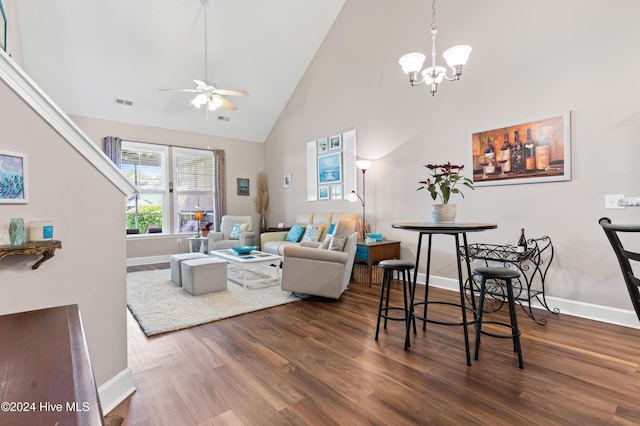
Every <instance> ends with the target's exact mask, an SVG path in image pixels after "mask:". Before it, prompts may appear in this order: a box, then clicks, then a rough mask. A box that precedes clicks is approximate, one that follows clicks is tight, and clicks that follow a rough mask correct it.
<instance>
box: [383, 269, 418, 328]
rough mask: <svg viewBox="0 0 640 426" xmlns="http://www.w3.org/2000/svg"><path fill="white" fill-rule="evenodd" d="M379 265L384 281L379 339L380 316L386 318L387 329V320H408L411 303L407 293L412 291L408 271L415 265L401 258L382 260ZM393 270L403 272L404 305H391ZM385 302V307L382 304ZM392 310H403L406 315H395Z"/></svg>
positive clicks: (385, 326)
mask: <svg viewBox="0 0 640 426" xmlns="http://www.w3.org/2000/svg"><path fill="white" fill-rule="evenodd" d="M378 266H379V267H381V268H382V282H381V283H380V303H379V304H378V321H377V323H376V338H375V340H378V332H379V331H380V318H384V329H385V330H386V329H387V320H391V321H404V322H405V323H406V322H407V321H408V319H409V315H408V312H409V304H408V299H407V295H408V294H409V291H410V287H409V286H410V283H409V281H407V272H408V271H410V270H412V269H413V267H414V265H413V263H412V262H408V261H406V260H400V259H387V260H382V261H380V262H379V263H378ZM393 271H398V272H402V294H403V298H404V307H399V306H389V290H390V289H391V279H392V277H393ZM385 289H386V295H385ZM408 290H409V291H408ZM383 302H384V307H383V306H382V304H383ZM391 311H402V312H403V313H404V315H403V316H402V317H399V316H393V315H391V313H390V312H391ZM414 321H415V320H414ZM414 328H415V325H414Z"/></svg>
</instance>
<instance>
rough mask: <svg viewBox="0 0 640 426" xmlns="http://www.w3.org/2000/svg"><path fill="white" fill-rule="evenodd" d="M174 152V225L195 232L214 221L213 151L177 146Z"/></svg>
mask: <svg viewBox="0 0 640 426" xmlns="http://www.w3.org/2000/svg"><path fill="white" fill-rule="evenodd" d="M173 153H174V155H173V170H174V185H173V191H174V195H173V197H174V206H175V210H176V215H175V219H176V223H175V229H177V230H178V232H196V231H197V230H198V228H201V227H203V226H205V225H206V224H207V223H213V197H214V182H213V152H211V151H203V150H199V149H187V148H174V150H173ZM196 212H200V213H201V215H202V218H198V217H197V216H196Z"/></svg>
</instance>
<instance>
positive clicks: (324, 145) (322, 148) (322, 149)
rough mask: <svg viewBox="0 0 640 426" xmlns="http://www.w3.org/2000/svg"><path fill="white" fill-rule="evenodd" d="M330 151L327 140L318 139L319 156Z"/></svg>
mask: <svg viewBox="0 0 640 426" xmlns="http://www.w3.org/2000/svg"><path fill="white" fill-rule="evenodd" d="M328 151H329V142H328V141H327V138H322V139H318V154H326V153H327V152H328Z"/></svg>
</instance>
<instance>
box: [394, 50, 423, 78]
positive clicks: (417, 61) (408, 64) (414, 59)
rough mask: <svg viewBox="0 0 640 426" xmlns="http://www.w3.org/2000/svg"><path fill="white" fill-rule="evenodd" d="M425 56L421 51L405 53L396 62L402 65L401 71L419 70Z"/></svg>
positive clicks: (406, 72) (407, 72)
mask: <svg viewBox="0 0 640 426" xmlns="http://www.w3.org/2000/svg"><path fill="white" fill-rule="evenodd" d="M425 58H426V57H425V56H424V55H423V54H422V53H407V54H406V55H404V56H403V57H402V58H400V60H399V61H398V62H399V63H400V65H401V66H402V71H404V73H405V74H409V73H412V72H418V71H420V70H421V69H422V64H423V63H424V60H425Z"/></svg>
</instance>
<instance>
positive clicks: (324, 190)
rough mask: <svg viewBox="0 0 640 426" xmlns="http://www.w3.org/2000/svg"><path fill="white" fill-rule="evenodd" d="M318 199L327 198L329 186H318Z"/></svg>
mask: <svg viewBox="0 0 640 426" xmlns="http://www.w3.org/2000/svg"><path fill="white" fill-rule="evenodd" d="M318 199H319V200H328V199H329V187H328V186H321V187H320V188H318Z"/></svg>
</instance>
